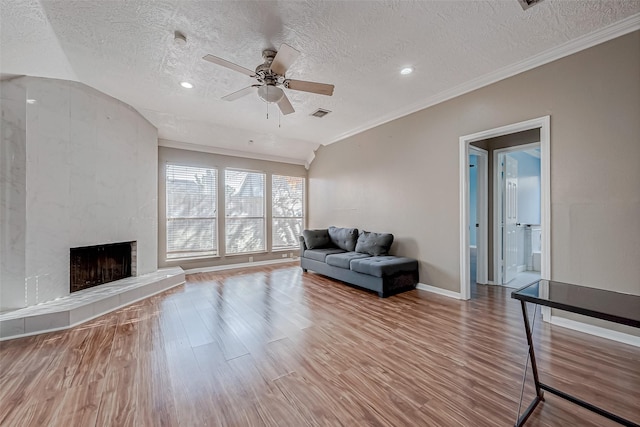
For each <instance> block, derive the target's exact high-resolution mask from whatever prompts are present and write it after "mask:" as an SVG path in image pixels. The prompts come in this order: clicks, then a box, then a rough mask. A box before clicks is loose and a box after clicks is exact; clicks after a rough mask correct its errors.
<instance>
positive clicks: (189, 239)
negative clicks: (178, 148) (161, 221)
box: [166, 165, 218, 259]
mask: <svg viewBox="0 0 640 427" xmlns="http://www.w3.org/2000/svg"><path fill="white" fill-rule="evenodd" d="M217 176H218V175H217V170H216V169H212V168H200V167H192V166H180V165H167V166H166V195H167V205H166V207H167V223H166V227H167V254H166V255H167V259H175V258H188V257H194V256H207V255H209V256H211V255H217V253H218V236H217V234H218V233H217V228H216V216H217V215H216V206H217V185H218V184H217Z"/></svg>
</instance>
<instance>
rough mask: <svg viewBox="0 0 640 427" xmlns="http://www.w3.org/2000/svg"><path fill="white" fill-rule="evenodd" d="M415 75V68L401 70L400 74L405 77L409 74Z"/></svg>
mask: <svg viewBox="0 0 640 427" xmlns="http://www.w3.org/2000/svg"><path fill="white" fill-rule="evenodd" d="M411 73H413V68H411V67H405V68H403V69H402V70H400V74H402V75H403V76H406V75H407V74H411Z"/></svg>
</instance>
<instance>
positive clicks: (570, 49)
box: [322, 13, 640, 145]
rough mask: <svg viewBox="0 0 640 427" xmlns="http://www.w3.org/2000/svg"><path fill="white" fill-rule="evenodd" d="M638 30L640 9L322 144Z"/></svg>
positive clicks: (360, 131)
mask: <svg viewBox="0 0 640 427" xmlns="http://www.w3.org/2000/svg"><path fill="white" fill-rule="evenodd" d="M637 30H640V13H636V14H635V15H631V16H629V17H627V18H625V19H622V20H620V21H618V22H616V23H614V24H611V25H608V26H606V27H603V28H600V29H599V30H596V31H594V32H592V33H589V34H586V35H584V36H580V37H578V38H576V39H573V40H570V41H568V42H565V43H563V44H561V45H558V46H556V47H554V48H552V49H549V50H546V51H544V52H542V53H539V54H537V55H534V56H532V57H531V58H528V59H525V60H523V61H519V62H516V63H515V64H511V65H508V66H506V67H503V68H501V69H499V70H496V71H494V72H491V73H488V74H485V75H483V76H480V77H477V78H475V79H472V80H469V81H467V82H465V83H462V84H460V85H458V86H455V87H453V88H451V89H447V90H445V91H443V92H440V93H438V94H436V95H434V96H432V97H429V98H427V99H425V100H421V101H419V102H416V103H413V104H409V105H408V106H405V107H403V108H401V109H398V110H395V111H392V112H390V113H389V114H385V115H384V116H382V117H379V118H376V119H374V120H370V121H368V122H366V123H365V124H363V125H361V126H358V127H356V128H354V129H352V130H350V131H348V132H344V133H342V134H340V135H338V136H337V137H335V138H333V139H330V140H328V141H325V142H323V143H322V145H330V144H333V143H335V142H338V141H341V140H343V139H345V138H348V137H350V136H354V135H357V134H359V133H362V132H364V131H366V130H369V129H372V128H374V127H377V126H380V125H383V124H385V123H388V122H390V121H393V120H396V119H399V118H401V117H404V116H407V115H409V114H412V113H415V112H416V111H420V110H424V109H425V108H429V107H432V106H434V105H437V104H440V103H441V102H445V101H448V100H450V99H453V98H456V97H458V96H460V95H464V94H465V93H469V92H471V91H474V90H476V89H480V88H482V87H485V86H488V85H490V84H493V83H496V82H499V81H500V80H504V79H507V78H509V77H512V76H515V75H516V74H520V73H523V72H525V71H529V70H531V69H534V68H537V67H540V66H541V65H544V64H548V63H549V62H553V61H555V60H558V59H561V58H564V57H565V56H569V55H572V54H574V53H577V52H580V51H582V50H585V49H588V48H590V47H593V46H596V45H598V44H601V43H604V42H607V41H609V40H612V39H615V38H617V37H620V36H623V35H625V34H629V33H631V32H633V31H637Z"/></svg>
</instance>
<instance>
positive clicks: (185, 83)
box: [180, 82, 193, 89]
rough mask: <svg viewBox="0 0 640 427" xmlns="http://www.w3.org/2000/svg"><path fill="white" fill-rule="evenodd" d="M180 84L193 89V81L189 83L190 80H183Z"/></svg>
mask: <svg viewBox="0 0 640 427" xmlns="http://www.w3.org/2000/svg"><path fill="white" fill-rule="evenodd" d="M180 86H182V87H183V88H185V89H192V88H193V85H192V84H191V83H189V82H182V83H180Z"/></svg>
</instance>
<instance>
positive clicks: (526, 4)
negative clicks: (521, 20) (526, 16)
mask: <svg viewBox="0 0 640 427" xmlns="http://www.w3.org/2000/svg"><path fill="white" fill-rule="evenodd" d="M541 1H542V0H518V3H520V6H522V10H527V9H529V8H530V7H531V6H535V5H536V4H538V3H540V2H541Z"/></svg>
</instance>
